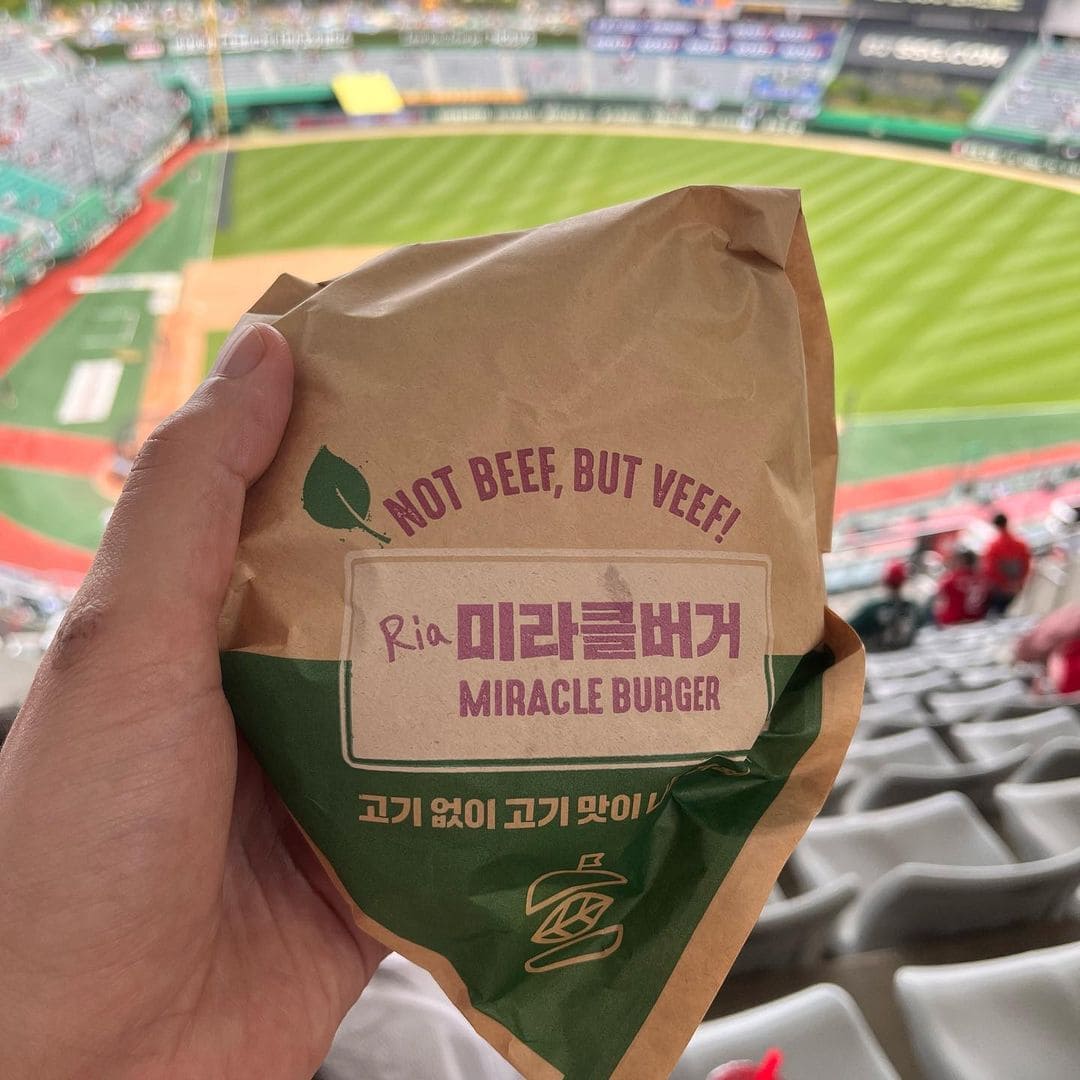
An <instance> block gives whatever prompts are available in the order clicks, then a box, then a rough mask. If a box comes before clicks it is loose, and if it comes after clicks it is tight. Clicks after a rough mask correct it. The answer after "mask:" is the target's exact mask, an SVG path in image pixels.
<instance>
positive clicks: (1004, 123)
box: [971, 42, 1080, 144]
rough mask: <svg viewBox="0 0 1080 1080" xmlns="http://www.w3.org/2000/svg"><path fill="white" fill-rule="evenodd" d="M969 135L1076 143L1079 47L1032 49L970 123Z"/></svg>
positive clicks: (1079, 135) (1079, 101)
mask: <svg viewBox="0 0 1080 1080" xmlns="http://www.w3.org/2000/svg"><path fill="white" fill-rule="evenodd" d="M971 127H972V129H973V130H975V131H977V132H980V133H982V134H984V135H994V134H998V135H1004V136H1006V137H1018V138H1020V139H1023V140H1028V141H1030V140H1034V139H1048V140H1050V141H1052V142H1057V143H1066V144H1080V47H1078V46H1077V45H1076V44H1075V43H1073V44H1071V45H1062V44H1055V43H1053V42H1044V43H1041V44H1038V45H1032V46H1031V47H1030V48H1028V49H1027V51H1026V52H1025V53H1024V55H1023V56H1022V57H1021V58H1020V59H1019V60H1018V61H1017V63H1016V64H1015V65H1014V66H1013V68H1012V69H1011V70H1010V71H1009V72H1008V74H1007V76H1006V77H1005V78H1003V79H1002V80H1000V81H999V82H998V83H997V84H996V85H995V87H994V88H993V90H992V91H991V92H990V94H989V96H988V97H987V98H986V100H985V101H984V102H983V105H982V107H981V108H980V109H979V111H978V112H977V113H976V114H975V116H974V117H973V119H972V122H971Z"/></svg>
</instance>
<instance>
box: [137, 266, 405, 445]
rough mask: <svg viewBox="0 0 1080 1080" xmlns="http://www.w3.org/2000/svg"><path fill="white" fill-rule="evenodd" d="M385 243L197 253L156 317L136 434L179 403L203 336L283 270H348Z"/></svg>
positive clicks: (190, 385) (196, 375)
mask: <svg viewBox="0 0 1080 1080" xmlns="http://www.w3.org/2000/svg"><path fill="white" fill-rule="evenodd" d="M385 250H386V248H385V247H379V246H372V245H362V246H359V247H335V248H326V247H322V248H297V249H290V250H287V251H272V252H259V253H258V254H256V255H236V256H233V257H231V258H225V259H199V260H195V261H193V262H189V263H188V264H187V265H186V266H185V267H184V272H183V282H182V285H181V289H180V302H179V304H178V305H177V307H176V310H175V311H172V312H170V313H169V314H167V315H165V316H164V317H163V318H162V319H161V320H160V321H159V323H158V333H157V340H156V342H155V345H154V355H153V358H152V360H151V364H150V371H149V373H148V374H147V378H146V387H145V390H144V393H143V401H142V409H141V411H140V414H139V424H138V430H137V439H138V441H139V442H140V443H141V442H142V441H143V439H145V438H146V436H147V435H149V433H150V432H151V431H152V430H153V429H154V427H155V426H156V425H157V424H158V423H159V422H160V421H161V420H163V419H164V418H165V417H166V416H168V415H169V413H171V412H172V411H173V410H175V409H177V408H179V406H180V405H182V404H183V403H184V402H185V401H186V400H187V398H188V397H189V396H190V395H191V392H192V391H193V390H194V389H195V387H196V386H198V385H199V383H200V382H201V381H202V379H203V378H204V376H205V374H206V339H207V335H208V334H210V333H213V332H214V331H220V330H227V329H229V328H230V327H232V326H233V325H234V324H235V323H236V321H237V319H239V318H240V316H241V315H242V314H243V313H244V312H245V311H247V309H248V308H249V307H250V306H251V305H252V303H253V302H254V301H255V300H256V299H258V297H259V296H260V295H261V294H262V293H263V292H265V291H266V289H267V288H269V286H270V285H271V283H272V282H273V281H274V279H275V278H276V277H277V276H278V275H279V274H283V273H289V274H293V275H295V276H296V277H301V278H304V279H306V280H307V281H326V280H327V279H329V278H332V277H336V276H337V275H339V274H344V273H346V272H347V271H349V270H354V269H355V268H356V267H358V266H360V265H361V264H362V263H365V262H367V261H368V260H369V259H373V258H374V257H375V256H376V255H379V254H381V253H382V252H383V251H385Z"/></svg>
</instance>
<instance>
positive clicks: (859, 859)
mask: <svg viewBox="0 0 1080 1080" xmlns="http://www.w3.org/2000/svg"><path fill="white" fill-rule="evenodd" d="M1012 861H1013V857H1012V855H1011V854H1010V852H1009V850H1008V848H1007V847H1006V846H1005V845H1004V844H1003V843H1002V841H1001V839H1000V838H999V837H998V835H997V833H995V832H994V830H993V829H991V828H990V826H989V825H987V824H986V822H985V821H984V820H983V819H982V818H981V817H980V816H979V814H978V813H977V812H976V811H975V808H974V806H972V804H971V801H970V800H969V799H967V798H965V797H964V796H963V795H957V794H956V793H954V792H945V793H944V794H942V795H935V796H934V797H933V798H930V799H922V800H920V801H919V802H915V803H907V804H905V805H903V806H895V807H891V808H890V809H888V810H871V811H867V812H865V813H861V814H844V815H842V816H840V817H833V818H818V819H817V820H816V821H814V822H813V823H812V824H811V825H810V828H809V829H807V831H806V835H805V836H804V837H803V838H802V840H801V841H800V842H799V845H798V847H796V849H795V851H794V853H793V855H792V864H791V865H792V869H793V871H794V873H795V876H796V877H797V878H798V880H799V882H800V883H801V884H802V885H803V887H804V888H808V889H809V888H816V887H818V886H821V885H825V884H827V883H828V882H831V881H835V880H836V879H837V878H838V877H840V876H841V875H843V874H851V873H853V874H855V875H856V876H857V877H858V879H859V886H860V889H861V890H863V891H864V892H865V890H866V889H868V888H869V887H871V886H872V885H874V883H875V882H877V881H878V880H879V879H880V878H881V876H882V875H883V874H886V873H888V872H889V871H890V870H893V869H895V868H896V867H898V866H902V865H903V864H905V863H933V864H942V865H949V866H999V865H1002V864H1004V863H1008V862H1012Z"/></svg>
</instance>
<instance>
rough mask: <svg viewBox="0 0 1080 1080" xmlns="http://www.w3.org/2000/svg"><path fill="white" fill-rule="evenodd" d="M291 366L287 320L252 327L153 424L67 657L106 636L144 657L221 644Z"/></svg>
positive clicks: (280, 424)
mask: <svg viewBox="0 0 1080 1080" xmlns="http://www.w3.org/2000/svg"><path fill="white" fill-rule="evenodd" d="M292 374H293V367H292V357H291V355H290V352H289V347H288V345H287V344H286V342H285V339H284V338H283V337H282V336H281V334H280V333H279V332H278V331H277V330H275V329H273V328H272V327H270V326H268V325H265V324H253V325H250V326H247V327H244V328H243V329H241V330H240V331H238V332H237V333H236V334H234V335H233V336H232V337H231V338H230V339H229V341H228V342H227V343H226V345H225V347H224V348H223V349H222V352H221V355H220V356H219V357H218V360H217V362H216V364H215V365H214V368H213V370H212V372H211V374H210V377H209V378H208V379H207V380H206V381H205V382H204V383H203V384H202V385H201V386H200V387H199V389H198V390H197V391H196V392H195V393H194V395H193V396H192V397H191V399H190V400H189V401H188V402H187V404H186V405H184V406H183V407H182V408H181V409H180V410H179V411H178V412H176V413H174V414H173V415H172V416H170V417H169V418H167V419H166V420H165V421H164V422H163V423H162V424H161V425H160V426H159V427H158V428H157V429H156V430H155V431H154V432H153V433H152V434H151V435H150V437H149V438H148V439H147V441H146V443H145V445H144V446H143V448H142V449H141V450H140V452H139V454H138V456H137V457H136V459H135V463H134V465H133V466H132V470H131V475H130V476H129V477H128V480H127V483H126V484H125V485H124V490H123V492H122V494H121V496H120V499H119V501H118V502H117V504H116V509H115V510H114V511H113V514H112V517H111V519H110V521H109V525H108V528H107V529H106V531H105V535H104V537H103V539H102V543H101V548H100V550H99V552H98V555H97V557H96V558H95V560H94V564H93V566H92V568H91V570H90V573H89V575H88V576H87V580H86V582H85V583H84V585H83V588H82V589H81V590H80V594H79V596H78V597H77V598H76V602H75V603H74V604H73V606H72V612H71V613H70V615H69V618H68V619H67V620H66V621H65V624H64V626H62V627H61V631H60V633H58V635H57V646H58V649H59V650H60V651H61V652H63V653H66V654H67V656H66V659H67V661H68V662H73V661H75V660H76V659H77V656H78V653H79V652H80V651H82V650H81V648H80V646H81V645H82V644H83V643H84V642H86V641H87V640H89V639H100V638H101V637H102V635H108V637H109V639H110V642H111V644H112V645H113V654H114V655H121V656H123V655H132V650H134V655H137V656H139V657H140V659H141V661H142V663H143V664H148V663H149V664H152V663H153V662H154V661H155V660H161V661H165V660H168V661H170V662H171V663H175V662H176V660H177V659H181V660H183V659H185V658H187V659H190V660H193V661H197V662H198V661H203V660H205V659H206V657H205V653H207V652H210V653H213V651H214V649H215V642H216V623H217V618H218V614H219V612H220V610H221V604H222V600H223V598H224V594H225V589H226V587H227V585H228V581H229V576H230V572H231V569H232V564H233V559H234V557H235V554H236V545H237V540H238V537H239V533H240V521H241V517H242V514H243V508H244V497H245V494H246V490H247V488H248V486H249V485H250V484H252V483H253V482H254V481H255V480H256V479H258V477H260V476H261V475H262V473H263V472H264V471H265V470H266V468H267V466H269V464H270V462H271V460H272V459H273V456H274V454H275V452H276V451H277V448H278V444H279V443H280V441H281V436H282V434H283V432H284V430H285V424H286V422H287V420H288V416H289V409H290V407H291V404H292ZM196 666H197V665H196ZM213 666H214V667H216V665H213Z"/></svg>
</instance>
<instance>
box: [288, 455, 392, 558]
mask: <svg viewBox="0 0 1080 1080" xmlns="http://www.w3.org/2000/svg"><path fill="white" fill-rule="evenodd" d="M303 504H304V509H305V510H306V511H307V512H308V514H309V515H310V516H311V517H312V518H313V519H314V520H315V521H317V522H318V523H319V524H320V525H325V526H326V527H327V528H328V529H363V530H364V532H366V533H368V534H369V535H370V536H374V537H375V539H376V540H378V541H379V543H380V544H389V543H390V537H389V536H383V534H382V533H378V532H376V531H375V530H374V529H372V528H371V527H370V526H369V525H368V524H367V516H368V510H369V509H370V508H371V488H369V487H368V482H367V481H366V480H365V479H364V474H363V473H362V472H361V471H360V470H359V469H358V468H356V466H355V465H350V464H349V463H348V462H347V461H345V460H344V458H339V457H338V456H337V454H332V453H331V452H330V451H329V450H328V449H327V448H326V447H325V446H324V447H322V448H321V449H320V450H319V452H318V453H317V454H316V455H315V457H314V459H313V460H312V462H311V467H310V468H309V469H308V471H307V476H306V477H304V493H303Z"/></svg>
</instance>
